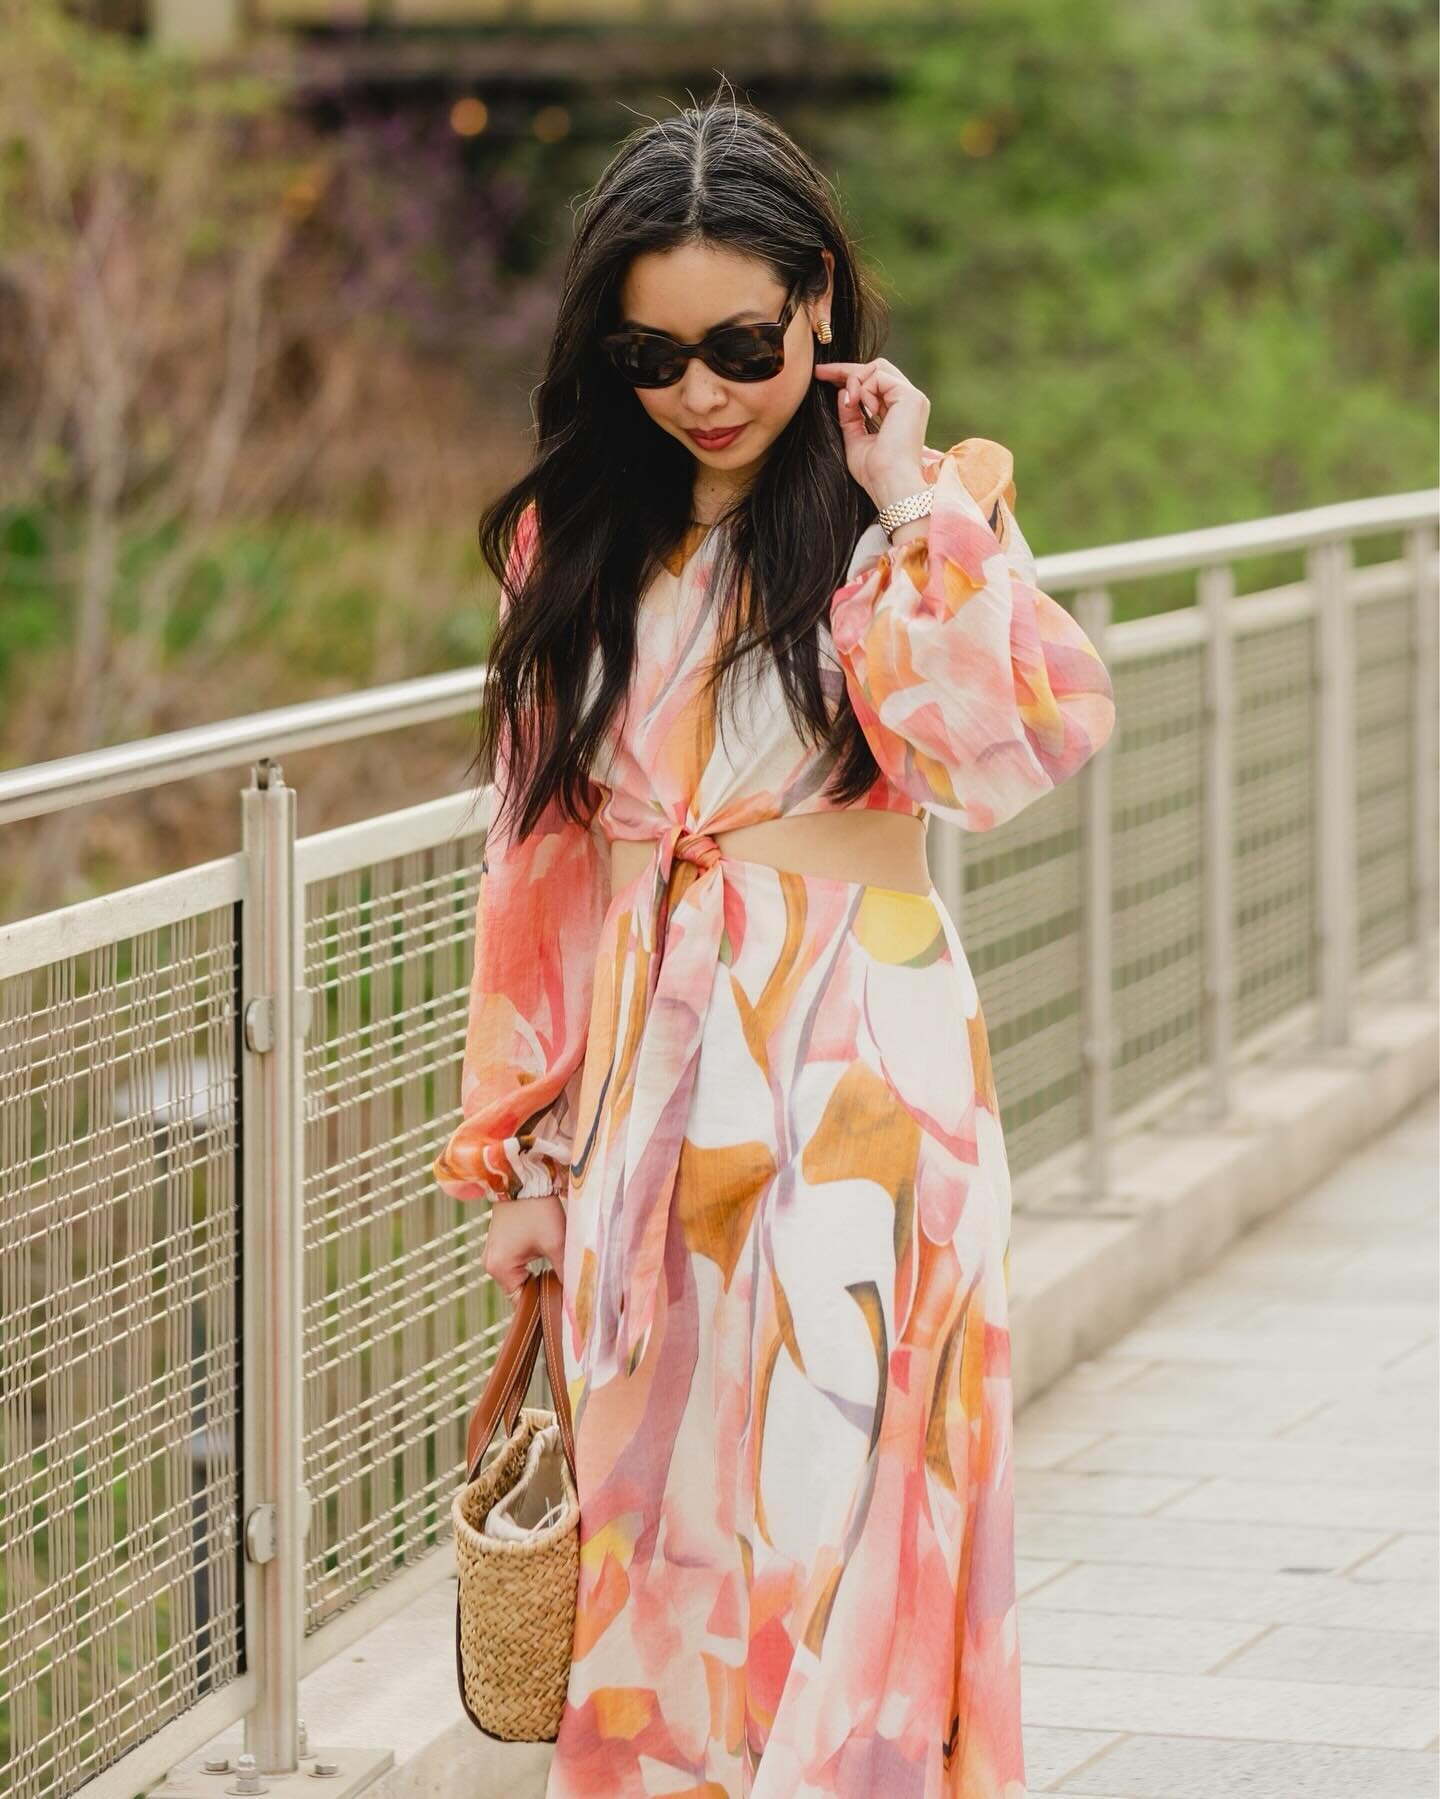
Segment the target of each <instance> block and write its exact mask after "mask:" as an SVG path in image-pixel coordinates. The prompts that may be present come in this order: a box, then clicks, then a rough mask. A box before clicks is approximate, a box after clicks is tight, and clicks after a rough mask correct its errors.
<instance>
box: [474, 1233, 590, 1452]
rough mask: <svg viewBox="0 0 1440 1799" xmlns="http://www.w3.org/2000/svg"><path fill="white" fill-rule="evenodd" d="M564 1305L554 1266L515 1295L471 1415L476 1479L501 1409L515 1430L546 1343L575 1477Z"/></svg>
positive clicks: (530, 1279) (559, 1417)
mask: <svg viewBox="0 0 1440 1799" xmlns="http://www.w3.org/2000/svg"><path fill="white" fill-rule="evenodd" d="M562 1306H563V1295H562V1290H561V1286H560V1276H559V1275H558V1274H557V1273H556V1272H555V1270H554V1269H553V1268H542V1269H541V1270H540V1271H539V1273H538V1274H536V1273H531V1274H530V1275H528V1276H527V1277H526V1279H525V1281H524V1283H523V1284H522V1286H521V1288H520V1292H519V1294H518V1296H517V1298H516V1301H515V1312H514V1316H513V1317H512V1318H511V1320H510V1328H509V1330H508V1331H506V1333H505V1341H504V1342H503V1343H502V1344H501V1345H500V1353H499V1355H497V1356H496V1358H495V1365H494V1367H493V1368H492V1369H491V1370H490V1377H489V1379H488V1380H487V1381H486V1382H485V1389H484V1391H483V1392H482V1393H481V1395H480V1398H479V1400H478V1401H477V1402H476V1405H475V1410H474V1411H473V1412H472V1413H471V1415H470V1428H469V1431H468V1432H467V1433H466V1443H465V1461H466V1465H467V1467H468V1468H469V1474H468V1475H467V1476H466V1479H467V1481H470V1480H474V1479H475V1477H476V1475H477V1474H479V1472H480V1464H481V1462H482V1461H483V1460H484V1457H485V1451H486V1450H487V1449H488V1448H489V1447H490V1439H491V1438H492V1437H493V1436H494V1435H495V1430H496V1426H497V1425H498V1424H499V1422H500V1419H501V1417H502V1415H503V1417H504V1419H505V1428H506V1430H507V1431H513V1430H514V1428H515V1424H516V1420H517V1419H518V1418H519V1416H520V1407H521V1404H522V1403H523V1401H524V1398H525V1390H526V1388H527V1387H528V1386H529V1385H530V1378H531V1376H532V1375H533V1373H534V1372H535V1359H536V1357H537V1356H538V1355H539V1353H540V1349H541V1347H542V1345H543V1347H544V1350H545V1373H546V1376H547V1377H548V1379H549V1382H550V1392H551V1395H552V1397H553V1398H554V1401H555V1417H556V1420H557V1422H558V1423H559V1426H560V1442H561V1445H562V1447H563V1448H564V1451H565V1460H566V1462H567V1463H568V1464H569V1467H570V1477H571V1479H572V1480H573V1479H574V1478H575V1430H574V1426H573V1424H572V1423H571V1419H570V1394H569V1390H568V1389H567V1387H566V1385H565V1357H564V1346H563V1343H562V1340H561V1336H560V1332H561V1330H562V1329H563V1328H564V1312H563V1309H562Z"/></svg>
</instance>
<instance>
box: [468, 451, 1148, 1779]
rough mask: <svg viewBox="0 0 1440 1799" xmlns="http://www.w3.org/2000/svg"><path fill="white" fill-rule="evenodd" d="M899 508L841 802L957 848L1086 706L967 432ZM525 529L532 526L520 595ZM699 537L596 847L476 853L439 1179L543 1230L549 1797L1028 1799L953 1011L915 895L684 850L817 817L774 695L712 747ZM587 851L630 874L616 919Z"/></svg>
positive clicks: (1098, 735) (826, 648) (962, 1060)
mask: <svg viewBox="0 0 1440 1799" xmlns="http://www.w3.org/2000/svg"><path fill="white" fill-rule="evenodd" d="M925 474H926V479H927V481H933V482H934V484H935V502H934V508H933V511H932V513H931V516H930V521H929V525H928V533H927V536H926V537H925V538H918V539H915V540H913V541H911V542H908V543H905V544H903V545H900V546H897V547H895V548H894V549H893V550H892V549H891V548H890V547H889V546H888V545H887V543H886V540H885V538H884V534H883V532H882V531H881V528H880V526H879V524H878V523H875V524H872V525H871V526H870V527H869V529H867V531H866V532H865V533H864V535H863V536H862V537H861V539H860V541H859V543H858V544H857V546H856V548H855V551H854V554H853V557H852V560H851V564H850V569H849V574H848V576H847V579H846V581H845V583H844V584H843V585H842V586H841V587H840V588H839V589H838V590H837V591H836V592H835V594H834V596H833V599H832V602H831V605H830V608H829V623H828V627H824V626H822V628H821V630H820V646H821V656H822V670H823V672H824V673H825V674H826V675H827V676H828V677H829V681H830V692H831V695H832V698H833V699H834V700H835V701H836V702H837V703H843V702H844V700H845V698H846V697H847V696H848V701H849V703H850V704H851V705H852V706H853V707H854V710H855V713H856V715H857V717H858V719H859V721H860V724H861V727H862V729H863V730H864V732H865V735H866V738H867V740H868V742H869V743H870V745H871V747H872V749H873V750H874V754H875V758H876V761H877V763H878V766H879V771H880V772H879V775H878V778H877V780H876V782H875V783H874V786H873V787H872V789H871V790H870V791H869V792H868V793H867V794H866V795H865V796H864V797H863V798H862V799H861V800H860V801H858V802H856V804H858V805H860V806H865V807H871V808H876V809H879V810H884V811H900V812H905V813H910V814H922V815H923V814H926V813H937V814H939V815H940V816H941V817H942V818H944V819H947V820H950V821H952V822H953V823H955V824H957V825H959V826H960V827H962V828H963V829H966V830H972V831H984V830H988V829H990V828H991V827H993V826H995V825H998V824H1001V823H1003V822H1004V821H1005V820H1006V819H1009V818H1011V817H1013V816H1014V815H1015V813H1017V812H1018V811H1019V810H1020V809H1021V808H1022V807H1023V806H1025V805H1026V804H1027V803H1028V802H1029V801H1031V800H1033V799H1036V798H1038V797H1039V796H1041V795H1042V794H1045V793H1047V792H1049V791H1050V790H1051V789H1052V788H1053V787H1055V786H1056V785H1057V784H1058V783H1059V782H1061V781H1063V780H1065V779H1067V778H1068V777H1069V776H1070V775H1072V774H1074V772H1075V771H1076V770H1077V769H1078V768H1079V767H1080V766H1081V765H1082V763H1084V762H1085V761H1086V760H1087V759H1088V758H1089V757H1090V756H1091V755H1092V754H1094V752H1095V751H1096V750H1098V749H1099V748H1100V747H1101V746H1102V745H1103V744H1104V743H1105V741H1106V739H1107V738H1108V736H1109V735H1110V732H1111V729H1112V727H1113V724H1114V704H1113V693H1112V688H1111V682H1110V679H1109V675H1108V673H1107V670H1106V668H1105V666H1104V664H1103V663H1102V661H1101V660H1100V658H1099V656H1098V655H1097V653H1096V651H1095V648H1094V646H1093V645H1092V644H1091V643H1090V642H1089V640H1088V639H1087V638H1086V636H1085V635H1084V633H1083V632H1082V631H1081V630H1080V628H1079V626H1078V625H1077V624H1076V623H1075V621H1074V620H1073V619H1072V618H1071V617H1070V615H1069V614H1068V613H1067V612H1065V610H1064V609H1063V608H1062V607H1061V606H1060V605H1058V604H1057V603H1056V602H1055V601H1054V600H1053V599H1051V598H1050V597H1049V596H1048V595H1046V594H1044V593H1043V592H1041V591H1040V590H1039V589H1038V588H1037V587H1036V585H1035V566H1034V560H1033V558H1032V556H1031V553H1030V551H1029V548H1028V546H1027V544H1026V542H1025V539H1024V537H1023V536H1022V534H1021V532H1020V528H1019V526H1018V524H1017V523H1016V520H1015V516H1014V511H1013V506H1014V500H1015V487H1014V480H1013V464H1012V458H1011V455H1010V452H1009V451H1008V450H1007V449H1005V448H1004V446H1003V445H1000V444H998V443H994V442H992V441H990V440H987V439H983V438H969V439H966V440H965V441H964V442H962V443H960V444H957V445H955V446H954V447H953V448H952V449H950V450H948V451H945V452H944V453H943V454H940V453H937V452H934V451H930V450H927V451H926V456H925ZM534 535H535V528H534V515H533V512H528V513H527V514H526V516H525V519H524V521H522V527H521V530H520V532H518V533H517V538H516V546H515V551H514V553H513V555H512V561H511V567H512V569H515V568H517V567H520V566H523V558H524V557H525V556H526V555H527V554H528V553H529V551H530V548H531V547H532V546H533V540H534ZM708 538H709V533H708V532H707V533H705V534H704V535H703V536H701V535H699V533H698V531H697V528H695V527H692V529H691V533H690V536H689V538H688V539H687V540H686V542H685V543H684V544H682V545H681V546H679V548H678V549H677V550H676V552H675V553H674V555H673V556H672V557H671V558H670V560H669V561H668V562H667V564H666V566H665V568H664V570H663V571H662V572H661V573H660V574H659V575H658V576H657V577H656V579H655V581H654V583H653V584H652V585H651V586H650V587H649V588H648V589H647V591H646V593H645V595H644V596H643V599H642V602H641V608H640V613H639V618H638V626H637V636H638V653H637V657H636V668H635V673H634V676H633V683H632V687H631V690H630V695H629V706H628V709H627V710H626V711H625V713H624V716H623V719H622V720H621V722H620V723H619V724H618V725H613V726H612V727H611V731H610V734H609V737H608V740H607V742H606V744H605V748H604V753H603V755H601V756H600V757H599V759H598V760H597V761H596V762H595V763H594V764H593V766H592V767H591V769H590V771H589V772H590V775H591V778H592V782H593V788H594V793H593V798H594V801H595V810H594V813H593V815H592V819H591V822H590V824H589V826H588V827H587V826H584V825H578V824H576V823H575V822H573V821H571V820H568V819H566V818H564V817H563V816H562V815H561V814H560V813H559V810H558V808H554V809H552V813H551V815H550V816H548V817H547V818H546V819H545V820H543V821H542V823H541V826H540V828H539V830H537V831H535V832H533V833H532V834H531V835H530V836H529V837H528V838H526V839H524V840H523V841H515V840H512V839H510V838H508V837H505V836H502V834H501V832H500V831H499V830H498V829H496V830H492V832H491V837H490V841H489V843H488V845H487V854H486V863H485V867H484V871H483V873H482V876H481V882H480V891H479V897H478V914H477V935H476V954H475V968H474V977H473V983H472V990H471V994H470V1011H469V1027H468V1033H467V1041H466V1049H465V1060H464V1067H463V1076H462V1118H461V1121H460V1122H459V1124H458V1126H457V1128H456V1129H455V1130H454V1133H453V1135H452V1136H451V1138H450V1140H449V1142H448V1143H447V1144H446V1146H445V1148H444V1149H443V1151H442V1152H441V1154H440V1156H439V1159H438V1160H437V1163H436V1175H437V1178H438V1179H439V1181H440V1183H441V1185H442V1187H443V1188H444V1189H445V1191H446V1192H448V1193H450V1194H452V1195H454V1196H455V1197H457V1198H459V1199H462V1200H470V1199H490V1200H495V1201H500V1200H504V1199H506V1198H512V1197H517V1196H524V1195H531V1194H541V1193H555V1194H557V1195H559V1196H560V1197H561V1198H562V1200H563V1201H564V1204H565V1207H566V1236H565V1254H564V1267H563V1270H562V1282H563V1287H564V1319H565V1331H564V1359H565V1372H566V1379H567V1384H568V1388H569V1397H570V1404H571V1410H572V1413H573V1417H574V1422H575V1441H576V1456H577V1476H578V1485H579V1492H580V1507H581V1526H580V1576H579V1588H578V1594H577V1606H576V1621H575V1637H574V1644H573V1651H572V1663H571V1671H570V1678H569V1686H568V1692H567V1697H566V1706H565V1710H564V1714H563V1719H562V1722H561V1725H560V1730H559V1735H558V1738H557V1740H556V1744H555V1750H554V1754H553V1757H552V1761H551V1765H550V1772H549V1780H548V1785H547V1788H546V1793H547V1799H632V1796H633V1799H639V1796H641V1795H647V1796H648V1795H656V1794H666V1795H671V1796H672V1799H673V1796H677V1795H682V1794H683V1795H686V1796H688V1799H809V1796H812V1795H813V1796H815V1799H820V1796H821V1795H824V1796H826V1799H940V1796H941V1795H948V1796H953V1799H1023V1795H1024V1793H1025V1777H1024V1757H1023V1749H1022V1743H1021V1727H1020V1646H1019V1638H1018V1613H1017V1605H1016V1597H1015V1567H1014V1534H1013V1527H1014V1502H1013V1487H1012V1472H1013V1464H1012V1453H1011V1452H1012V1441H1013V1418H1012V1391H1011V1380H1010V1337H1009V1326H1008V1317H1007V1311H1006V1297H1007V1290H1008V1279H1009V1257H1008V1250H1009V1239H1010V1182H1009V1171H1008V1167H1007V1162H1006V1152H1005V1144H1004V1138H1003V1136H1002V1132H1001V1124H1000V1115H999V1108H998V1105H997V1101H996V1094H995V1086H994V1081H993V1078H992V1073H991V1065H990V1056H989V1051H988V1047H987V1040H986V1032H985V1024H984V1018H983V1014H982V1011H981V1007H980V1002H979V997H978V995H977V993H976V988H975V982H974V980H973V979H972V976H971V972H970V967H969V964H968V962H967V960H966V955H965V951H964V949H963V947H962V945H961V942H960V939H959V936H958V935H957V932H956V927H955V925H954V922H953V921H952V919H951V917H950V914H949V912H948V911H947V909H946V907H945V905H944V903H943V901H942V899H941V897H940V895H939V893H938V892H937V891H936V889H935V887H934V886H933V884H932V885H931V887H930V889H929V891H928V892H927V893H923V894H922V893H916V892H911V891H907V890H902V889H898V888H888V887H882V886H875V885H869V884H865V883H861V882H857V881H847V880H843V879H839V878H834V877H830V876H817V875H809V874H799V873H792V872H789V871H786V870H782V869H778V868H773V867H771V866H769V865H767V864H764V863H760V862H755V861H746V860H742V859H739V858H736V857H731V856H728V855H724V854H722V853H721V851H720V848H719V846H717V844H716V843H715V841H714V834H715V833H717V832H719V831H723V830H729V829H732V828H734V827H736V826H740V825H747V824H754V823H756V822H757V821H759V820H762V819H769V818H776V817H780V816H789V815H793V814H798V813H806V812H818V811H827V810H833V809H835V808H834V804H833V802H832V801H831V800H830V799H829V798H828V797H827V796H826V794H825V793H824V792H822V788H823V786H824V784H825V780H826V777H827V775H828V774H829V773H830V772H831V767H830V765H829V764H827V762H826V761H825V752H824V750H823V747H822V748H819V749H817V748H816V747H814V746H811V745H807V744H805V743H804V742H802V741H801V740H800V738H799V737H798V736H797V735H796V734H795V733H794V730H793V727H792V725H791V722H790V719H789V716H788V713H787V710H786V707H785V704H784V700H783V697H782V694H781V690H780V687H779V683H778V676H776V675H775V672H774V669H773V665H770V666H769V667H768V670H767V672H766V673H765V674H763V675H760V676H757V677H755V678H754V679H753V680H750V683H749V685H748V687H744V688H743V690H742V692H741V697H740V698H739V699H737V700H735V701H734V702H733V703H732V704H730V705H727V706H726V707H725V708H724V712H725V716H724V718H723V721H719V722H717V720H716V718H715V716H714V714H715V711H716V708H715V707H714V706H713V705H711V706H709V707H703V706H702V705H701V704H700V693H701V689H702V688H703V685H704V676H705V673H706V661H707V656H708V654H709V652H710V650H711V649H713V647H714V637H713V618H712V608H711V607H710V605H709V603H708V601H709V598H710V595H709V592H708V585H707V583H708V575H709V572H710V569H711V566H712V560H711V556H710V554H709V547H710V546H709V544H708V541H707V540H708ZM510 585H511V584H510V583H509V582H508V580H507V588H508V587H509V586H510ZM515 591H519V589H518V586H517V587H516V589H515ZM761 661H767V659H766V658H764V657H763V655H762V656H761V657H756V658H752V661H751V664H747V665H746V666H744V667H742V669H741V670H740V677H741V681H742V683H743V682H744V681H745V680H746V678H747V677H748V676H749V670H750V667H751V666H753V664H754V663H755V662H761ZM732 691H733V690H732ZM722 725H723V728H722ZM506 767H507V760H506V756H505V752H504V748H503V746H502V752H501V761H500V766H499V767H498V768H497V775H496V778H497V788H503V782H504V780H505V777H506ZM619 838H626V839H641V840H645V841H648V842H652V843H653V846H654V847H653V853H652V854H651V856H650V857H649V859H648V862H647V864H646V866H645V867H644V869H643V870H642V871H641V872H640V873H639V874H637V875H636V876H635V877H634V878H633V879H631V880H630V881H628V882H627V883H626V884H625V885H624V886H623V887H621V888H619V889H618V890H615V891H613V892H612V891H611V883H610V878H609V843H610V842H611V841H613V840H615V839H619Z"/></svg>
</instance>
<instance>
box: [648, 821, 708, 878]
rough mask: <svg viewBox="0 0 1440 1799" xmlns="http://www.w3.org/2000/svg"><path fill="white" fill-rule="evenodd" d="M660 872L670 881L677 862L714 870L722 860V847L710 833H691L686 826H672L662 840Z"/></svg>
mask: <svg viewBox="0 0 1440 1799" xmlns="http://www.w3.org/2000/svg"><path fill="white" fill-rule="evenodd" d="M659 849H660V871H661V875H662V878H663V879H665V880H667V881H668V880H669V878H670V871H671V869H672V868H673V867H674V866H675V864H676V863H677V862H689V863H692V864H693V865H694V866H695V867H696V868H699V869H702V870H703V869H707V868H713V867H714V866H715V864H716V863H717V862H718V861H719V860H720V845H719V844H718V843H716V841H715V839H714V838H713V837H712V836H711V835H710V833H709V832H708V831H689V830H686V828H685V827H684V825H671V826H670V827H669V828H668V829H667V830H666V831H665V833H664V835H663V836H662V837H661V838H660V843H659Z"/></svg>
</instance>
